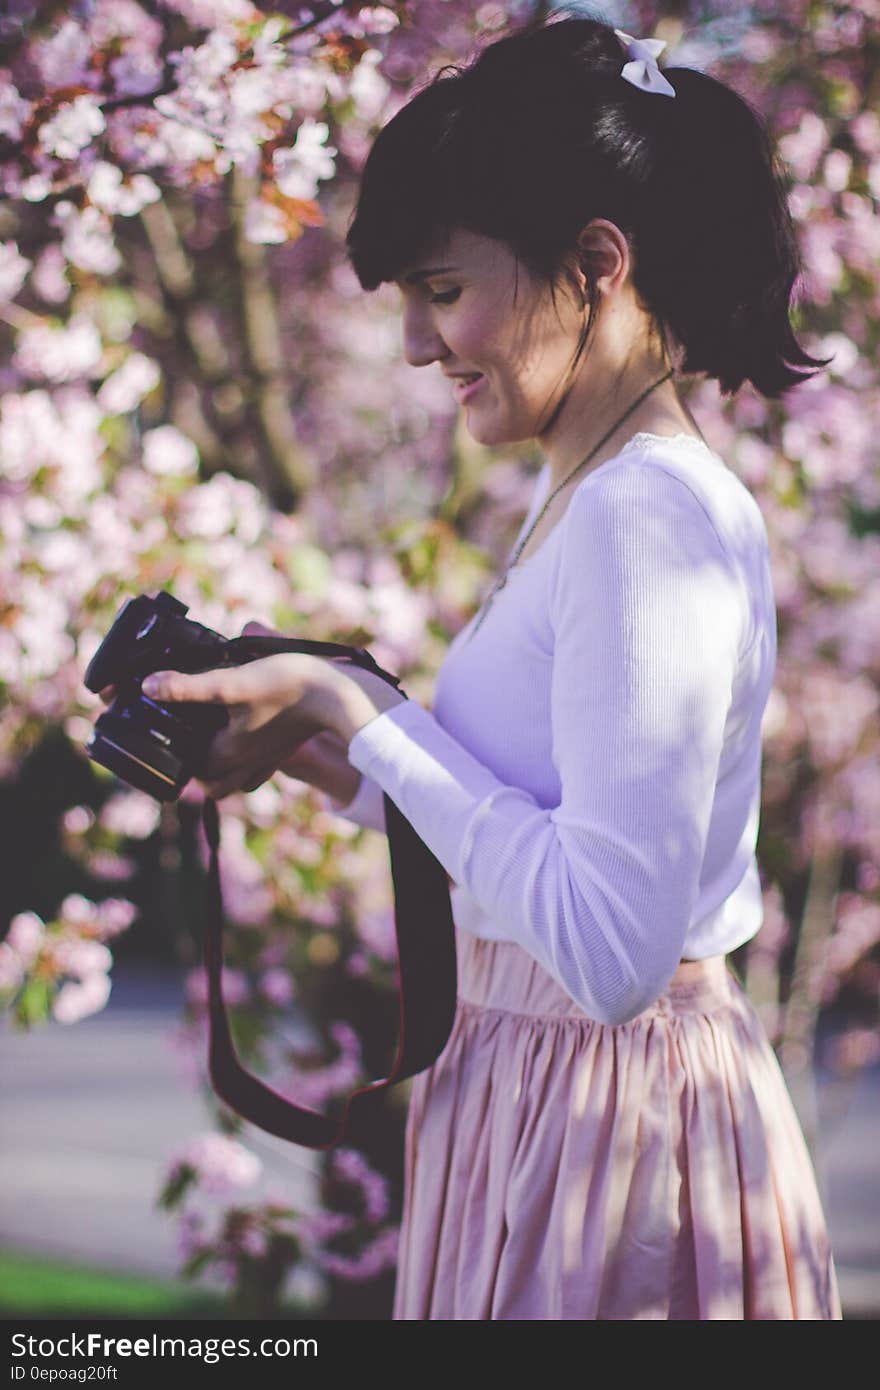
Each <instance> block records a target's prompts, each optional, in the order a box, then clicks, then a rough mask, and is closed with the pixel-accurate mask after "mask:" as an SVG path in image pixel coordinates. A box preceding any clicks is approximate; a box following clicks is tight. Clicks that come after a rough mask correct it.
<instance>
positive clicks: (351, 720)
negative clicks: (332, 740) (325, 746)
mask: <svg viewBox="0 0 880 1390" xmlns="http://www.w3.org/2000/svg"><path fill="white" fill-rule="evenodd" d="M349 672H350V674H349ZM333 676H334V679H333V680H332V681H331V682H330V683H329V684H327V685H323V686H322V688H321V692H320V696H319V699H320V701H321V715H322V719H323V722H324V726H325V727H326V728H328V729H330V730H331V731H332V732H333V733H334V734H336V736H337V738H338V739H339V740H340V741H341V743H342V744H343V746H344V748H345V749H346V750H347V749H348V745H349V744H350V743H351V740H352V739H353V738H354V736H355V734H356V733H359V732H360V730H361V729H362V728H363V727H364V725H365V724H369V723H370V721H371V720H373V719H376V718H378V716H379V715H380V714H384V713H385V711H386V710H389V709H393V708H394V707H395V706H396V705H399V704H401V703H402V702H403V701H404V700H405V699H406V696H405V695H401V693H400V691H399V690H397V689H396V688H395V687H394V686H392V685H390V684H389V683H388V682H387V681H385V680H382V679H381V677H377V676H375V675H374V674H372V673H371V672H365V671H363V670H362V669H361V668H360V667H357V666H349V667H348V668H347V670H346V671H343V670H341V669H337V670H334V672H333Z"/></svg>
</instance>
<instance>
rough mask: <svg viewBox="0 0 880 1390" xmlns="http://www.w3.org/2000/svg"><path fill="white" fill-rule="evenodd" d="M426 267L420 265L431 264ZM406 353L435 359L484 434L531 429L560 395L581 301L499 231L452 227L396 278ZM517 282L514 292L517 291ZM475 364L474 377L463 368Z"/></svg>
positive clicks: (496, 439) (474, 428) (507, 439)
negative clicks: (545, 277)
mask: <svg viewBox="0 0 880 1390" xmlns="http://www.w3.org/2000/svg"><path fill="white" fill-rule="evenodd" d="M429 271H430V273H427V272H429ZM395 283H396V284H397V285H398V286H399V288H400V290H401V293H402V295H403V338H404V353H405V356H406V360H407V362H409V363H410V364H411V365H412V366H414V367H425V366H428V365H430V364H431V363H433V362H439V364H440V366H441V368H442V370H443V372H444V373H445V374H446V375H447V376H449V377H450V378H453V380H451V381H450V389H451V390H453V391H454V394H455V397H456V399H457V400H459V401H460V402H461V404H462V408H463V409H464V411H465V412H466V417H467V426H468V430H469V431H470V433H471V435H472V436H473V437H474V439H476V440H477V441H478V442H479V443H481V444H486V445H492V444H508V443H514V442H517V441H520V440H526V439H532V438H534V437H535V436H536V435H538V434H539V432H540V430H541V427H542V425H543V423H544V422H545V421H546V420H547V419H549V417H550V414H551V412H552V410H553V408H554V406H555V404H556V401H557V400H558V398H559V393H560V392H561V390H562V389H563V387H564V385H565V382H566V373H567V371H568V367H569V364H570V362H571V359H572V357H573V355H574V352H575V349H576V347H577V342H578V337H579V335H580V332H581V329H582V327H583V324H584V316H585V310H584V308H583V306H582V305H581V304H579V303H576V302H575V298H574V295H573V293H572V292H571V291H569V290H568V289H567V287H566V286H563V287H561V288H558V289H557V293H556V307H554V304H553V300H552V298H551V295H550V290H549V287H546V286H545V285H543V284H541V283H540V282H538V281H536V280H535V279H533V277H532V276H531V275H530V274H529V272H528V271H527V270H526V268H525V267H524V266H523V265H522V263H520V264H519V267H517V262H516V258H515V257H514V255H513V252H512V251H510V250H509V249H508V247H507V246H506V245H505V244H504V243H503V242H500V241H496V240H494V238H491V237H485V236H480V235H478V234H477V233H475V232H469V231H465V230H463V229H460V228H459V229H456V230H455V231H454V232H453V234H452V235H451V236H450V238H449V240H448V242H447V243H446V244H445V245H443V246H441V245H440V244H439V243H437V244H435V245H433V246H432V247H430V248H429V249H428V252H427V253H426V254H425V255H424V256H423V257H421V258H420V259H419V262H418V264H417V265H413V266H410V267H408V268H407V269H406V271H404V272H403V273H402V274H401V276H400V277H399V278H398V280H397V281H396V282H395ZM514 290H516V300H514ZM472 374H478V375H479V380H478V381H477V383H476V385H474V386H473V387H472V386H471V385H470V382H469V380H468V379H464V378H465V377H467V376H469V375H472Z"/></svg>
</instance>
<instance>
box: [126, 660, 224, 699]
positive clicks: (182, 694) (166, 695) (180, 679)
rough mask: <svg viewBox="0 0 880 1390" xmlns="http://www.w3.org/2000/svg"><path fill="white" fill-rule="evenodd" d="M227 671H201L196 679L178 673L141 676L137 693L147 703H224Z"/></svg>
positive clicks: (155, 673)
mask: <svg viewBox="0 0 880 1390" xmlns="http://www.w3.org/2000/svg"><path fill="white" fill-rule="evenodd" d="M230 674H231V673H230V671H229V670H228V669H227V668H221V669H220V670H216V671H202V672H201V673H200V674H199V675H194V676H193V675H184V674H182V673H181V672H180V671H154V672H153V674H152V675H150V676H145V677H144V679H143V681H142V682H141V689H142V690H143V692H144V694H145V695H149V697H150V699H151V700H168V701H170V702H171V703H172V704H173V703H174V702H175V701H179V702H181V703H184V702H186V701H187V700H198V701H199V702H200V703H201V702H202V701H204V702H206V703H209V704H210V703H214V702H217V703H219V704H225V703H227V701H228V699H229V694H230V684H229V676H230Z"/></svg>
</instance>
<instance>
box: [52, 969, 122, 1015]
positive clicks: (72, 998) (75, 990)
mask: <svg viewBox="0 0 880 1390" xmlns="http://www.w3.org/2000/svg"><path fill="white" fill-rule="evenodd" d="M110 988H111V981H110V976H109V975H107V974H105V973H104V972H103V971H98V972H96V973H95V974H93V975H86V976H85V977H84V978H83V979H81V980H76V981H73V980H69V981H68V982H67V983H66V984H63V985H62V986H61V988H60V990H59V991H58V993H57V994H56V996H55V999H54V1001H53V1003H52V1016H53V1018H54V1019H55V1020H56V1022H57V1023H79V1021H80V1020H81V1019H83V1018H88V1017H89V1016H90V1015H91V1014H96V1013H99V1012H100V1010H101V1009H103V1008H104V1006H105V1004H106V1003H107V1000H108V999H109V998H110Z"/></svg>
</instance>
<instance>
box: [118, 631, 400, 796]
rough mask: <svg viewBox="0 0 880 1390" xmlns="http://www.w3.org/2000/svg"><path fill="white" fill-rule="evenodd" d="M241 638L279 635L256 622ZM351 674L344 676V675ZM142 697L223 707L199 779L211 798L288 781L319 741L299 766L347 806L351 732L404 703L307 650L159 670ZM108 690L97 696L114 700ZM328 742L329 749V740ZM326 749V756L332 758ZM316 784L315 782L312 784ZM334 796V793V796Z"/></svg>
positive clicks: (384, 685) (351, 789) (371, 679)
mask: <svg viewBox="0 0 880 1390" xmlns="http://www.w3.org/2000/svg"><path fill="white" fill-rule="evenodd" d="M242 635H243V636H254V635H264V636H265V635H277V634H273V633H272V632H271V630H270V629H267V628H264V627H262V626H261V625H260V624H259V623H248V624H247V625H246V626H245V628H244V629H243V632H242ZM349 673H350V674H349ZM142 689H143V692H144V694H145V695H147V696H148V697H150V698H152V699H156V700H158V701H160V702H162V703H169V704H173V703H178V702H185V701H197V702H199V703H218V704H223V705H226V707H227V709H228V710H229V714H230V721H229V724H228V725H227V727H226V728H225V729H222V730H221V731H220V733H218V734H217V735H216V737H215V738H214V739H213V741H212V743H211V746H210V748H209V750H208V755H207V759H206V761H205V764H204V766H203V767H202V768H201V769H200V772H199V777H198V780H199V781H200V782H201V784H202V785H203V787H204V790H205V792H206V794H207V795H208V796H210V797H212V798H213V799H219V798H220V797H222V796H228V795H229V794H230V792H233V791H253V790H254V789H255V788H256V787H258V786H260V785H261V784H262V783H263V782H265V781H266V780H267V779H268V778H269V777H271V776H272V774H273V773H274V772H275V771H276V770H277V769H278V768H279V767H281V766H282V764H284V766H285V770H286V771H290V772H291V774H292V775H294V776H296V775H298V773H297V772H295V771H294V767H295V766H296V762H295V759H296V757H297V752H298V751H299V753H300V760H301V761H302V757H301V755H302V748H303V745H305V744H307V743H309V742H310V741H312V740H316V739H317V736H318V735H325V737H324V739H323V742H322V743H321V744H320V745H319V744H317V742H316V743H315V746H314V747H313V748H312V749H311V751H310V753H309V754H307V755H306V756H305V766H306V767H310V768H312V769H313V770H316V771H317V774H318V776H321V777H322V779H323V775H324V773H329V775H330V776H331V777H332V779H333V783H334V785H333V789H332V790H331V788H330V786H326V785H325V786H324V787H323V788H322V789H325V790H327V791H328V794H329V795H331V796H336V797H337V799H338V800H341V801H343V802H344V804H347V800H350V799H351V797H352V796H354V793H355V791H356V790H357V786H358V785H359V775H358V780H353V779H352V777H351V775H350V774H351V773H357V769H354V768H351V765H350V764H348V772H347V773H345V774H344V775H343V776H342V778H341V781H340V776H339V775H340V773H341V771H342V769H341V763H340V754H344V756H345V761H346V763H347V762H348V759H347V750H348V743H349V741H350V739H351V738H352V737H353V735H354V733H355V732H356V731H357V729H359V728H360V727H362V726H363V725H364V724H365V723H368V722H369V720H370V719H373V718H375V717H376V715H377V714H380V713H382V711H383V710H385V709H389V708H391V707H392V706H393V705H396V704H399V703H400V702H401V701H402V700H404V699H405V698H406V697H405V696H404V695H401V694H400V693H399V691H397V690H395V688H394V687H393V686H391V685H389V684H388V682H387V681H384V680H383V679H382V678H381V676H376V675H375V674H373V673H372V672H370V671H364V670H363V669H362V668H360V667H357V666H354V665H353V664H352V663H351V662H348V661H346V660H345V659H344V658H325V657H315V656H312V655H310V654H308V653H305V652H282V653H276V654H274V655H272V656H267V657H260V658H258V659H257V660H255V661H252V662H248V663H246V664H245V665H244V666H232V667H221V668H219V669H217V670H213V671H204V672H201V673H199V674H194V675H189V674H183V673H181V672H178V671H161V672H156V673H154V674H153V675H152V676H149V677H147V678H146V679H145V680H144V681H143V683H142ZM112 694H113V691H112V688H109V687H108V689H107V690H104V691H102V692H101V697H102V699H106V698H107V697H108V696H109V697H111V698H112ZM330 735H332V736H333V737H334V743H333V744H332V745H329V736H330ZM331 748H332V757H331ZM317 784H318V783H316V785H317ZM337 790H338V793H339V794H338V795H337Z"/></svg>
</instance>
